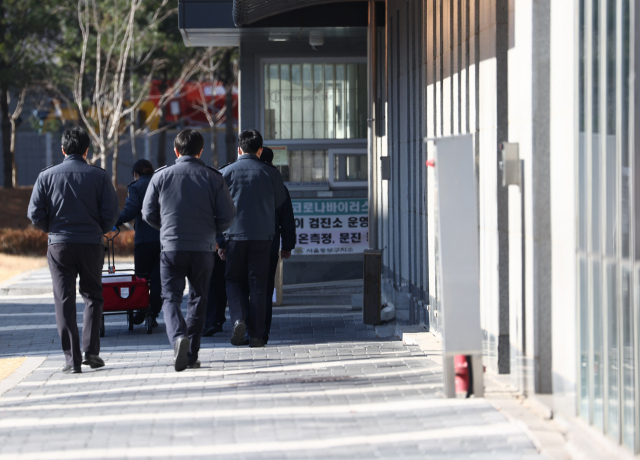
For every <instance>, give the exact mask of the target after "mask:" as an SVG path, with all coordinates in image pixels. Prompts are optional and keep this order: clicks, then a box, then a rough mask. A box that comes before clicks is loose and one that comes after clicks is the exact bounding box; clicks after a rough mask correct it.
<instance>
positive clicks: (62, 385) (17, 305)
mask: <svg viewBox="0 0 640 460" xmlns="http://www.w3.org/2000/svg"><path fill="white" fill-rule="evenodd" d="M33 276H34V281H33V282H34V283H45V282H48V278H47V276H46V273H45V272H44V271H41V272H35V273H34V275H33ZM81 317H82V308H81V305H80V304H79V308H78V318H79V319H81ZM0 319H1V320H2V321H1V322H0V357H13V356H28V357H29V356H30V357H36V356H41V357H45V358H46V359H45V360H44V361H43V362H42V364H41V365H40V366H39V367H38V368H37V369H35V370H34V371H33V372H32V373H31V374H30V375H28V376H27V377H25V378H24V380H23V381H22V382H20V383H19V384H17V385H16V386H15V387H13V388H12V389H10V390H9V391H7V392H6V393H4V394H3V395H2V397H0V460H2V459H8V458H25V459H26V458H41V457H44V456H48V458H82V459H99V458H153V459H158V458H162V459H164V458H184V457H186V458H211V457H213V456H215V457H216V458H220V459H234V460H237V459H255V458H257V457H259V458H260V459H326V458H331V459H345V460H353V459H360V458H362V459H418V458H420V459H454V458H465V459H466V458H469V459H490V460H501V459H509V460H511V459H514V458H522V459H527V460H528V459H535V458H540V455H539V454H538V453H537V451H536V448H535V446H534V445H533V443H532V442H531V440H530V439H529V438H528V437H527V435H526V433H525V432H523V431H522V429H521V428H520V426H519V425H517V424H513V423H511V422H509V421H508V420H507V419H506V418H505V417H504V416H503V415H502V414H501V413H499V412H498V411H496V409H494V408H493V406H491V405H490V404H488V403H487V402H486V401H484V400H481V399H478V400H445V399H443V398H442V388H441V382H442V375H441V368H440V367H439V366H438V365H437V364H436V363H435V362H434V361H432V360H431V359H429V357H428V356H425V354H424V353H423V352H422V351H421V350H420V349H419V348H418V347H416V346H410V345H405V344H403V343H402V342H400V341H398V340H394V339H381V338H379V337H377V336H376V334H375V331H374V330H372V329H371V328H368V327H366V326H364V325H363V324H362V322H361V313H359V312H353V311H351V309H350V307H349V306H345V307H344V308H343V307H339V306H338V307H336V306H330V307H322V306H319V307H308V306H305V307H301V306H292V307H276V308H275V309H274V323H273V331H272V335H271V336H272V341H271V342H270V343H269V345H268V346H267V347H266V348H263V349H251V348H248V347H233V346H232V345H230V343H229V338H230V335H231V325H230V324H229V322H227V323H225V326H224V329H225V332H223V333H222V334H216V335H214V336H213V337H210V338H203V340H202V350H201V353H200V361H201V362H202V368H201V369H199V370H186V371H184V372H182V373H176V372H174V371H173V365H172V360H173V353H172V350H171V349H170V347H169V343H168V340H167V337H166V334H165V329H164V323H163V321H162V317H160V318H159V323H160V327H158V328H156V329H155V330H154V333H153V334H151V335H148V334H146V332H145V330H144V328H143V327H135V328H134V330H133V331H128V329H127V325H126V321H125V319H124V316H108V317H107V318H106V331H107V334H106V337H104V338H103V339H102V340H101V350H102V351H101V356H102V357H103V358H104V360H105V361H106V363H107V365H106V367H104V368H102V369H97V370H90V369H88V368H86V367H84V368H83V370H84V371H85V372H84V373H83V374H81V375H63V374H61V373H59V372H58V369H59V368H60V367H61V366H62V365H63V362H64V360H63V358H62V353H61V351H60V344H59V338H58V336H57V331H56V328H55V317H54V315H53V303H52V298H51V296H49V295H37V296H13V297H6V298H3V297H0Z"/></svg>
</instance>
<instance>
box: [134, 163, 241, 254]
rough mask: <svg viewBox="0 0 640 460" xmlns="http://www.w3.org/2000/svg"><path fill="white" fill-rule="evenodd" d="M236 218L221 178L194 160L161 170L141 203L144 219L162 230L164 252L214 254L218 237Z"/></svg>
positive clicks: (154, 177) (161, 240) (161, 241)
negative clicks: (217, 234)
mask: <svg viewBox="0 0 640 460" xmlns="http://www.w3.org/2000/svg"><path fill="white" fill-rule="evenodd" d="M235 217H236V208H235V206H234V205H233V200H232V199H231V196H230V195H229V189H228V188H227V184H226V183H225V181H224V180H223V179H222V175H221V174H220V173H219V172H218V171H217V170H216V169H214V168H210V167H208V166H205V164H204V163H203V162H202V160H200V159H199V158H195V157H191V156H182V157H180V158H178V159H177V160H176V162H175V163H174V164H173V165H172V166H165V167H163V168H160V169H158V170H157V171H156V173H155V174H154V175H153V177H152V178H151V182H150V183H149V187H148V188H147V193H146V194H145V197H144V201H143V203H142V218H143V219H144V220H145V222H147V223H148V224H149V225H151V226H152V227H153V228H156V229H159V230H160V244H161V245H162V250H163V251H206V252H213V251H214V250H215V246H216V233H218V232H223V231H225V230H226V229H227V228H229V226H230V225H231V223H232V222H233V220H234V219H235Z"/></svg>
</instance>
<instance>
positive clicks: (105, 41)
mask: <svg viewBox="0 0 640 460" xmlns="http://www.w3.org/2000/svg"><path fill="white" fill-rule="evenodd" d="M168 1H169V0H163V1H162V2H161V3H160V5H159V6H158V7H157V8H156V9H155V11H154V13H153V15H152V16H151V18H150V19H149V20H148V22H147V23H146V24H145V26H144V27H136V24H137V23H138V19H139V17H138V16H140V15H141V9H142V6H143V0H127V1H126V2H125V3H123V4H124V5H126V10H125V11H124V13H126V14H121V13H122V11H121V12H118V11H115V12H114V11H113V8H114V7H113V5H111V4H109V5H107V4H106V3H103V2H98V1H97V0H78V5H77V15H78V23H79V26H80V31H81V36H82V52H81V58H80V65H79V67H78V69H77V72H76V74H75V78H74V85H73V101H74V103H75V105H76V107H77V109H78V112H79V115H80V118H81V120H82V122H83V123H84V125H85V126H86V127H87V131H88V132H89V135H90V136H91V138H92V141H93V144H94V146H95V149H96V151H95V152H94V154H93V156H92V157H91V158H90V160H89V161H90V162H91V163H96V162H97V161H98V160H99V161H100V165H101V166H102V167H103V168H106V166H107V159H108V157H109V156H110V155H111V156H112V181H113V183H114V185H116V184H117V180H118V168H117V161H118V152H119V145H120V144H121V140H120V139H121V135H122V134H123V133H124V132H126V130H127V128H130V137H131V140H132V141H134V140H135V136H136V135H138V134H140V133H141V132H142V131H143V129H144V127H140V128H139V129H137V130H136V129H135V126H134V125H135V113H136V110H137V109H138V107H139V106H140V103H141V102H142V101H144V100H145V99H146V98H147V97H148V95H149V88H150V86H151V82H152V79H153V76H154V74H155V73H156V72H157V71H159V70H160V69H162V68H163V66H164V65H165V60H164V59H162V58H151V56H152V55H153V52H154V50H155V47H154V46H151V47H149V49H147V50H146V52H144V53H141V54H140V56H139V58H138V59H136V56H134V55H133V50H134V46H135V43H136V42H138V41H141V40H142V38H143V37H144V35H145V34H152V33H153V31H154V30H156V29H157V27H158V25H159V24H160V23H161V22H162V21H164V20H165V19H166V18H167V17H169V16H171V15H173V14H175V13H176V10H175V9H172V10H169V11H166V8H165V6H166V5H167V3H168ZM108 8H111V10H108ZM118 13H120V14H118ZM90 45H91V46H95V51H94V52H93V53H91V52H90V50H89V46H90ZM211 53H212V51H211V50H210V49H207V50H205V51H203V52H202V53H201V54H198V55H196V56H195V57H194V58H192V59H190V60H189V61H188V62H186V63H185V65H184V67H183V69H182V72H181V74H180V76H179V77H178V78H177V79H176V80H175V81H174V83H173V85H171V86H170V87H169V88H167V90H166V91H165V92H164V94H162V95H161V96H160V98H159V101H158V103H157V105H156V108H155V110H153V111H152V113H151V114H150V115H149V116H148V117H147V120H146V121H145V125H146V124H148V123H149V122H150V121H151V120H152V119H153V118H154V117H156V116H157V115H158V113H159V111H161V110H162V109H163V108H164V106H165V105H166V104H167V103H168V102H169V101H170V100H171V98H173V97H175V95H176V94H178V93H179V92H180V90H181V89H182V87H183V86H184V84H185V83H186V82H187V81H188V80H189V79H190V78H191V76H192V75H193V74H194V73H195V72H196V71H197V70H198V68H199V67H200V65H201V62H206V60H208V59H209V56H210V54H211ZM132 61H133V64H132ZM143 63H146V64H147V68H148V71H147V72H146V74H145V75H144V76H143V77H142V82H141V84H139V85H134V82H133V81H132V79H133V78H134V72H133V71H132V66H136V65H138V66H140V65H142V64H143ZM90 79H92V80H93V87H92V89H91V90H92V95H91V97H90V98H85V81H87V80H90ZM136 86H137V87H136ZM132 114H133V116H131V115H132ZM132 126H133V128H134V129H133V130H132V129H131V127H132Z"/></svg>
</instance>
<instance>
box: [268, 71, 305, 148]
mask: <svg viewBox="0 0 640 460" xmlns="http://www.w3.org/2000/svg"><path fill="white" fill-rule="evenodd" d="M289 97H290V99H291V124H292V133H291V139H302V67H301V66H300V65H299V64H292V65H291V95H290V96H289ZM267 139H278V138H277V137H273V138H267Z"/></svg>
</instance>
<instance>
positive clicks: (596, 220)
mask: <svg viewBox="0 0 640 460" xmlns="http://www.w3.org/2000/svg"><path fill="white" fill-rule="evenodd" d="M591 5H592V15H593V16H592V17H591V44H592V49H591V53H592V55H591V130H592V135H591V200H590V203H589V205H590V206H591V250H592V251H593V252H599V251H600V174H601V172H602V171H601V169H600V168H601V161H600V154H601V150H602V149H601V148H600V136H599V134H598V133H599V132H600V14H599V13H600V11H599V2H597V1H594V2H592V3H591Z"/></svg>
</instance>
